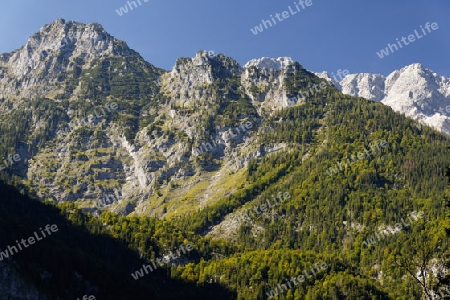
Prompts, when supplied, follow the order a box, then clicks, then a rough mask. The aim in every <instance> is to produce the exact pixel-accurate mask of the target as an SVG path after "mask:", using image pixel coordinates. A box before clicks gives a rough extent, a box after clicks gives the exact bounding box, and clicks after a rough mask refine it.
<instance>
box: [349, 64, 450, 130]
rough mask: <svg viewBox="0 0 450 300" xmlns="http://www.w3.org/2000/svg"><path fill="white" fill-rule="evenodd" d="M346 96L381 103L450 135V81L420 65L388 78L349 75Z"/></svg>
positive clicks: (403, 69)
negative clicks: (447, 108)
mask: <svg viewBox="0 0 450 300" xmlns="http://www.w3.org/2000/svg"><path fill="white" fill-rule="evenodd" d="M340 85H341V87H342V92H343V93H344V94H348V95H352V96H357V97H364V98H366V99H370V100H373V101H380V102H382V103H383V104H385V105H388V106H390V107H391V108H392V109H393V110H394V111H396V112H399V113H403V114H405V115H406V116H409V117H411V118H413V119H415V120H420V121H421V122H423V123H425V124H427V125H429V126H431V127H434V128H436V129H437V130H440V131H442V132H443V133H446V134H447V135H450V117H449V115H450V113H449V112H448V111H447V110H446V106H448V105H449V104H450V79H448V78H445V77H444V76H440V75H438V74H437V73H435V72H433V71H432V70H430V69H428V68H425V67H424V66H423V65H422V64H420V63H413V64H410V65H408V66H405V67H403V68H401V69H400V70H395V71H393V72H392V73H391V74H389V75H388V76H387V77H384V76H383V75H379V74H369V73H359V74H350V75H347V76H346V77H345V78H344V79H343V80H342V81H341V82H340Z"/></svg>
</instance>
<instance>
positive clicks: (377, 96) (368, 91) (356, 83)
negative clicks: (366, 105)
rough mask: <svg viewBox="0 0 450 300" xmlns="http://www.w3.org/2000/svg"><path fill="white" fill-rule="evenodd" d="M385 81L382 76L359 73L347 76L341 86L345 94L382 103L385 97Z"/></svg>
mask: <svg viewBox="0 0 450 300" xmlns="http://www.w3.org/2000/svg"><path fill="white" fill-rule="evenodd" d="M384 81H385V77H384V76H383V75H380V74H369V73H359V74H349V75H347V76H346V77H345V78H344V79H343V80H342V81H341V82H340V85H341V89H342V92H343V93H344V94H348V95H352V96H356V97H364V98H367V99H370V100H373V101H381V100H382V99H383V98H384V96H385V94H384Z"/></svg>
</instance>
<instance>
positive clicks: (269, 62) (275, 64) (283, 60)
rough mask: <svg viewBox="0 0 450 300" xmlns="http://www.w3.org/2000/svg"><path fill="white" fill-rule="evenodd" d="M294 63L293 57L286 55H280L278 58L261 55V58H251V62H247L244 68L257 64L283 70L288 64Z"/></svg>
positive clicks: (260, 67)
mask: <svg viewBox="0 0 450 300" xmlns="http://www.w3.org/2000/svg"><path fill="white" fill-rule="evenodd" d="M292 63H294V61H293V60H292V58H290V57H287V56H284V57H278V58H271V57H261V58H255V59H251V60H250V61H249V62H247V63H246V64H245V65H244V68H250V67H252V66H255V67H257V68H259V69H263V68H265V69H273V70H283V69H285V68H286V67H287V66H288V65H290V64H292Z"/></svg>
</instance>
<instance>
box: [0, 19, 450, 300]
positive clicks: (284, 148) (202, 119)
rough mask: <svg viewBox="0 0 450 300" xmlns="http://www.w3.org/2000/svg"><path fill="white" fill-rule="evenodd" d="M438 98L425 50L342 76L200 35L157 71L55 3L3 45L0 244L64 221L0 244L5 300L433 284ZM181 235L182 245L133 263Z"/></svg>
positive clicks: (440, 130) (364, 290)
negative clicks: (14, 43)
mask: <svg viewBox="0 0 450 300" xmlns="http://www.w3.org/2000/svg"><path fill="white" fill-rule="evenodd" d="M449 99H450V80H449V79H447V78H445V77H443V76H439V75H438V74H436V73H434V72H432V71H431V70H428V69H426V68H424V67H423V66H421V65H420V64H412V65H410V66H406V67H404V68H402V69H401V70H398V71H393V72H392V73H391V74H390V75H389V76H387V77H384V76H383V75H379V74H367V73H362V74H348V75H346V76H345V77H344V78H342V80H339V81H337V80H336V78H334V77H333V78H332V76H330V75H329V74H328V73H326V72H322V73H315V72H312V71H308V70H306V69H305V68H303V66H302V65H301V64H300V63H299V62H296V61H294V60H293V59H291V58H289V57H279V58H268V57H263V58H258V59H252V60H250V61H249V62H247V63H246V64H244V65H243V66H241V65H240V64H239V63H238V62H237V61H236V60H234V59H233V58H231V57H228V56H226V55H224V54H217V55H216V54H215V53H214V52H211V51H210V52H206V51H203V50H201V51H199V52H197V53H196V54H195V56H194V57H192V58H190V57H182V58H178V59H177V60H176V62H175V65H174V67H173V68H172V70H163V69H161V68H158V67H156V66H154V65H152V64H151V63H149V62H147V61H145V60H144V59H143V58H142V57H141V56H140V55H139V53H137V52H136V51H134V50H132V49H130V48H129V47H128V46H127V44H126V43H125V42H124V41H120V40H118V39H116V38H114V37H113V36H111V35H110V34H108V33H107V32H106V31H105V30H104V28H103V27H102V26H101V25H100V24H98V23H92V24H83V23H78V22H74V21H67V22H66V21H65V20H63V19H58V20H56V21H54V22H52V23H51V24H47V25H45V26H43V27H42V28H41V29H40V31H39V32H37V33H35V34H34V35H33V36H31V37H30V38H29V39H28V41H27V43H26V44H25V45H24V46H23V47H21V48H19V49H17V50H15V51H13V52H11V53H4V54H0V133H1V136H0V161H2V163H3V165H0V167H1V166H3V170H2V172H0V179H1V180H2V181H3V182H0V189H1V190H2V193H0V194H3V195H4V196H3V197H0V201H1V202H0V215H1V216H8V217H7V218H4V220H3V222H0V224H1V225H2V230H5V232H7V234H5V236H4V237H0V253H1V251H2V250H4V249H10V248H7V247H8V246H10V245H15V243H14V240H16V239H19V238H21V237H26V236H31V234H32V232H34V231H37V228H36V226H37V227H39V226H45V225H46V224H57V225H58V228H60V229H59V231H58V233H57V234H54V235H52V237H49V238H48V240H49V241H50V242H49V243H50V244H47V242H46V241H42V242H40V243H38V244H39V247H37V246H36V248H35V249H36V250H35V252H32V249H31V247H30V249H26V251H25V250H24V251H22V252H23V253H22V252H21V253H19V254H17V255H14V257H12V258H9V257H8V259H9V260H7V261H6V263H5V261H3V262H2V261H1V260H0V266H2V272H1V273H0V282H1V283H2V284H1V285H0V299H11V298H16V299H69V298H76V297H78V295H79V296H80V297H81V296H83V295H97V296H98V297H100V296H103V297H107V298H109V299H148V295H150V294H149V293H151V295H152V296H151V297H156V298H155V299H173V298H174V297H185V298H186V299H194V298H195V296H194V295H195V293H196V292H198V293H200V294H199V295H201V296H199V297H200V298H198V299H209V298H210V297H211V295H214V296H216V297H218V298H221V299H267V298H272V297H273V296H274V294H273V293H275V292H277V293H278V290H279V291H280V295H278V299H421V297H422V296H421V295H422V294H426V295H431V294H433V293H434V292H433V291H434V290H436V289H437V288H439V287H440V286H442V285H443V284H444V282H445V281H438V279H437V278H441V277H442V278H444V277H445V276H444V275H445V272H446V268H445V267H443V266H445V259H444V257H445V254H446V250H445V249H448V247H447V246H448V242H447V235H446V232H447V231H446V230H448V228H449V227H450V225H449V224H448V222H447V219H446V211H445V209H446V208H445V201H446V199H448V197H447V195H446V192H445V191H446V182H445V177H444V174H445V164H446V161H447V153H448V150H447V147H448V137H447V136H448V135H450V127H449V125H450V124H448V122H449V121H448V118H449V117H450V106H449V109H448V110H447V103H448V101H449ZM381 142H382V144H383V147H381V148H380V147H379V148H377V149H378V150H377V151H373V150H370V151H372V153H371V152H370V151H369V150H368V149H375V147H374V145H375V144H377V143H381ZM360 154H361V155H360ZM355 157H357V158H358V160H356V158H355ZM350 159H351V160H350ZM346 161H347V162H348V163H346ZM330 169H333V170H334V171H333V172H329V171H327V170H330ZM276 195H284V198H283V200H281V198H278V197H279V196H278V197H277V196H276ZM276 198H278V199H280V201H276V200H275V199H276ZM15 199H17V201H20V204H18V203H16V202H15ZM442 199H444V200H442ZM266 204H267V205H266ZM33 211H38V212H39V213H36V214H35V215H33ZM251 211H254V212H256V215H255V214H254V213H253V214H250V213H249V212H251ZM418 211H421V212H425V213H424V214H423V217H422V218H420V219H418V221H417V222H414V224H412V225H411V226H408V227H405V229H404V230H398V231H397V232H395V238H393V237H390V236H387V237H386V238H384V239H379V241H378V242H379V243H370V244H371V246H370V247H368V246H367V245H368V244H369V243H366V244H364V241H366V240H367V238H368V236H374V233H375V231H377V232H383V229H382V228H386V227H389V228H392V226H391V225H395V224H398V223H399V220H403V219H404V218H405V216H408V215H411V214H413V215H415V214H417V212H418ZM42 222H45V223H42ZM391 232H394V231H391ZM448 232H449V233H450V231H448ZM392 235H394V234H392ZM96 240H98V241H99V242H98V244H96V242H95V241H96ZM371 241H373V239H371ZM180 244H185V245H191V246H192V248H193V249H194V250H192V251H190V252H189V253H188V254H186V255H185V256H184V257H180V258H179V259H178V260H176V261H175V262H174V264H173V265H171V266H165V267H162V270H159V269H158V270H157V272H155V273H154V274H153V273H152V274H151V276H150V275H144V273H143V272H144V270H147V269H148V267H147V268H146V267H145V264H146V263H147V264H150V263H151V262H153V263H157V261H156V262H155V259H156V258H164V257H166V256H168V253H169V252H170V251H172V250H173V249H175V247H179V246H180ZM78 245H80V246H78ZM423 245H426V247H422V246H423ZM52 246H53V247H54V248H52ZM52 249H54V250H52ZM180 249H181V247H180ZM423 249H432V250H427V251H428V252H427V251H425V250H423ZM28 250H30V251H28ZM422 250H423V251H422ZM48 253H50V254H48ZM58 253H62V254H61V256H60V257H58V259H57V260H55V261H56V262H55V263H52V255H55V256H56V255H58ZM170 253H172V252H170ZM2 258H3V256H2ZM5 258H6V257H5ZM423 261H425V263H423ZM421 262H422V263H421ZM321 263H323V265H326V266H327V267H326V268H323V269H321V271H320V272H318V273H317V274H315V276H314V277H312V278H311V276H309V275H308V276H307V278H306V279H305V278H304V280H303V281H300V285H301V288H292V287H291V288H289V289H288V288H287V285H286V284H287V282H285V281H286V278H291V277H293V276H296V277H297V276H298V277H299V275H300V274H302V271H303V270H306V269H307V270H308V272H309V270H312V266H313V265H315V264H316V265H317V264H321ZM2 264H3V265H2ZM63 265H67V266H68V267H67V268H63V267H60V266H63ZM102 270H103V271H102ZM105 270H106V271H105ZM102 272H106V273H107V276H105V275H104V274H103V273H102ZM135 272H138V273H135ZM139 272H140V273H139ZM417 272H422V273H421V274H427V275H426V277H427V278H425V279H423V280H422V279H420V278H419V279H417V278H416V277H414V276H413V275H414V274H416V273H417ZM424 272H425V273H424ZM438 273H439V275H442V276H441V277H439V276H438V275H437V274H438ZM130 274H132V275H133V274H135V276H130ZM136 274H142V275H144V276H141V275H140V277H143V278H142V279H139V280H138V279H136V278H139V276H136ZM411 274H413V275H411ZM419 277H420V276H419ZM112 278H116V279H114V280H115V281H113V279H112ZM52 280H56V281H57V285H55V286H52ZM299 280H300V279H299ZM421 280H422V281H423V282H424V284H423V285H421V284H418V283H417V281H419V282H420V283H422V281H421ZM65 283H67V288H66V287H65V286H64V285H65ZM292 284H293V285H294V281H293V282H292ZM108 285H114V288H113V289H112V290H111V291H109V290H108ZM283 285H285V286H286V288H284V289H282V287H283ZM277 286H278V289H277V288H276V287H277ZM295 286H297V284H295ZM18 287H19V288H18ZM151 291H153V292H151ZM27 295H29V296H27ZM270 295H272V296H270ZM402 297H403V298H402Z"/></svg>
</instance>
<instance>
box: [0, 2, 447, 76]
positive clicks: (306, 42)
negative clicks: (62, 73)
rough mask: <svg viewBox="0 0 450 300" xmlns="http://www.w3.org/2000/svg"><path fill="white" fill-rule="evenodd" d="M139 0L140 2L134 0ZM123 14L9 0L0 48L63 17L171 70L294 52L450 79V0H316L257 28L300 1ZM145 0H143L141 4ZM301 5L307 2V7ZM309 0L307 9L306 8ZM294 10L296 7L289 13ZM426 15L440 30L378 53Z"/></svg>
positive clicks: (101, 7) (326, 63)
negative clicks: (213, 58)
mask: <svg viewBox="0 0 450 300" xmlns="http://www.w3.org/2000/svg"><path fill="white" fill-rule="evenodd" d="M135 1H136V2H137V0H135ZM140 2H141V4H142V5H140V6H139V7H138V8H134V9H133V10H132V11H129V12H128V13H126V14H124V15H123V16H119V15H118V14H117V13H116V9H118V8H120V7H121V6H125V5H127V1H126V0H108V1H105V0H77V1H67V0H65V1H62V0H40V1H36V0H11V1H4V2H3V3H2V9H1V11H0V53H3V52H10V51H13V50H14V49H17V48H19V47H20V46H22V45H23V44H25V42H26V40H27V38H28V37H29V36H30V35H32V34H33V33H35V32H37V31H38V30H39V28H40V27H42V26H43V25H44V24H48V23H51V22H52V21H54V20H55V19H58V18H64V19H65V20H66V21H67V20H75V21H79V22H83V23H90V22H98V23H100V24H102V25H103V27H104V28H105V29H106V30H107V31H108V32H109V33H110V34H111V35H113V36H114V37H116V38H118V39H121V40H124V41H126V42H127V44H128V45H129V46H130V47H131V48H133V49H134V50H136V51H138V52H139V53H140V54H141V55H142V56H143V57H144V58H145V59H146V60H147V61H148V62H150V63H152V64H154V65H155V66H157V67H161V68H164V69H166V70H170V69H171V68H172V67H173V65H174V64H175V60H176V59H177V58H178V57H193V56H194V55H195V53H196V52H197V51H198V50H201V49H204V50H212V51H214V52H215V53H224V54H226V55H228V56H231V57H233V58H234V59H236V60H237V61H238V62H239V63H240V64H241V65H243V64H245V63H246V62H247V61H248V60H250V59H252V58H258V57H262V56H269V57H279V56H291V57H292V58H293V59H294V60H296V61H298V62H300V63H301V64H302V65H303V66H304V67H305V68H307V69H309V70H312V71H323V70H326V71H329V72H330V73H331V72H336V70H338V69H348V70H349V71H350V72H351V73H357V72H369V73H381V74H384V75H387V74H389V73H390V72H391V71H393V70H395V69H398V68H401V67H403V66H405V65H409V64H411V63H415V62H419V63H421V64H423V65H424V66H425V67H427V68H430V69H432V70H433V71H435V72H437V73H439V74H441V75H444V76H446V77H450V59H449V54H450V39H449V37H450V18H449V14H450V1H449V0H433V1H425V0H396V1H392V0H377V1H364V0H340V1H334V0H312V5H311V6H309V7H306V8H305V9H301V11H300V12H298V13H297V14H295V15H290V17H289V18H287V19H285V20H283V21H281V22H280V21H277V24H276V25H274V26H273V27H270V28H268V29H265V30H264V31H263V32H262V33H259V34H258V35H254V34H253V33H252V32H251V31H250V28H254V27H255V26H257V25H259V24H260V23H261V20H262V19H265V20H268V19H269V15H270V14H272V15H274V14H275V13H277V12H278V13H282V12H283V11H288V6H291V7H292V9H293V10H294V12H295V11H296V9H295V5H294V2H297V3H298V0H281V1H280V0H277V1H275V0H274V1H267V0H239V1H237V0H228V1H214V0H212V1H211V0H208V1H207V0H189V1H181V0H164V1H163V0H148V2H144V0H140ZM138 5H139V4H138ZM299 7H300V6H299ZM300 8H301V7H300ZM289 14H290V13H289ZM426 22H437V23H438V26H439V29H437V30H435V31H433V30H432V32H431V33H428V34H427V35H426V36H423V37H422V38H421V39H417V40H416V41H415V42H413V43H410V44H409V45H407V46H405V45H403V44H402V45H403V48H401V49H399V50H398V51H395V52H394V53H391V54H390V55H389V56H388V57H385V58H383V59H380V58H379V57H378V56H377V54H376V52H377V51H380V50H381V49H382V48H386V47H387V44H388V43H391V44H393V43H395V42H396V40H395V39H396V38H399V39H400V38H401V37H402V36H405V37H407V36H408V35H410V34H413V33H414V30H417V31H418V32H419V34H421V35H423V34H422V33H421V30H420V25H422V26H424V25H425V23H426Z"/></svg>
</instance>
